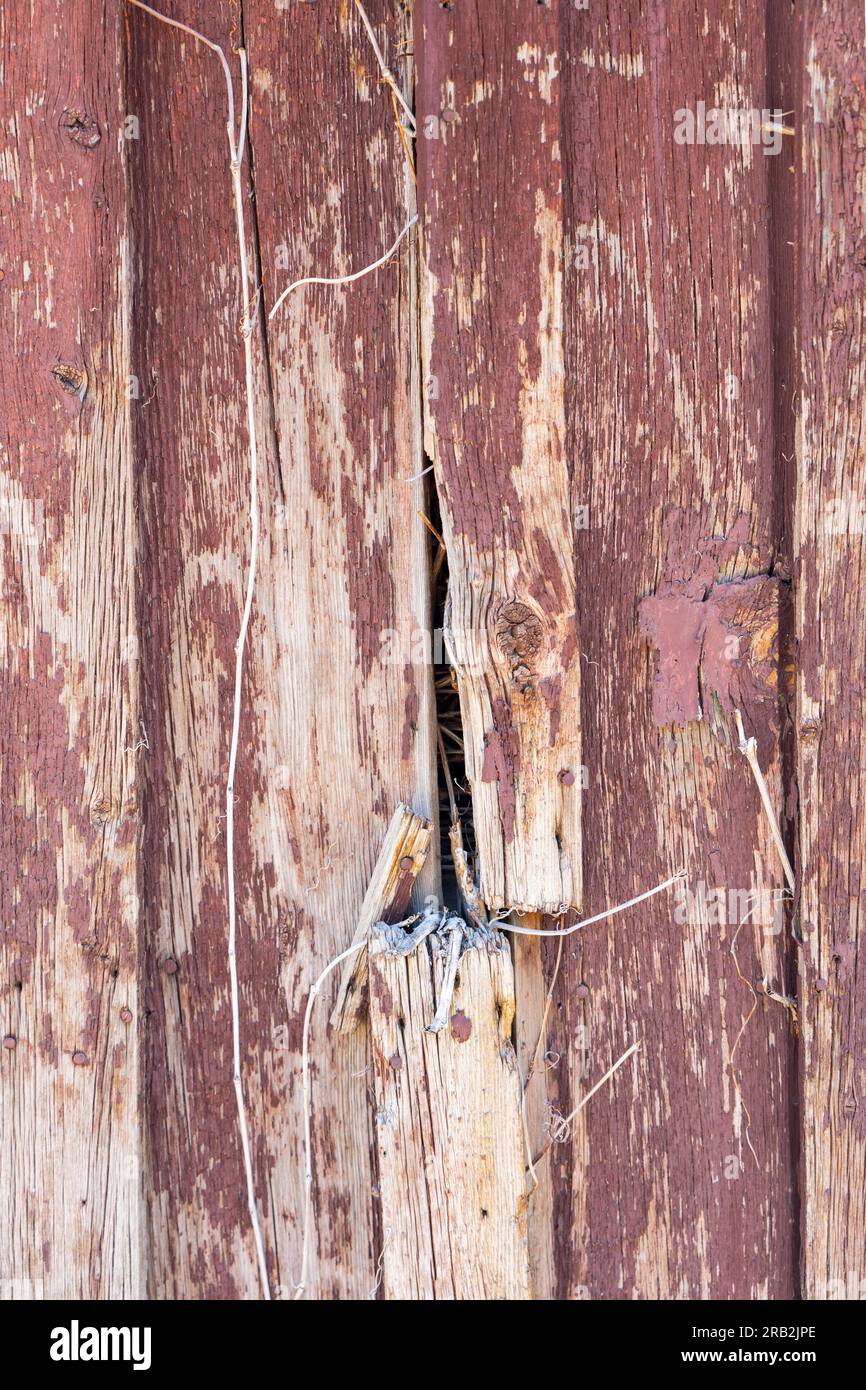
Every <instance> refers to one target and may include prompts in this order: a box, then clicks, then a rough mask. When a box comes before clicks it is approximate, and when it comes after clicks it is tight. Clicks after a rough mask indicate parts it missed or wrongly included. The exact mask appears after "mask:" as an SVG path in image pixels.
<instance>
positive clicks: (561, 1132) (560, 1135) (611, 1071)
mask: <svg viewBox="0 0 866 1390" xmlns="http://www.w3.org/2000/svg"><path fill="white" fill-rule="evenodd" d="M640 1045H641V1044H640V1040H638V1041H637V1042H633V1043H632V1045H631V1047H630V1048H629V1049H628V1051H627V1052H624V1053H623V1054H622V1056H621V1057H620V1058H618V1059H617V1061H615V1062H614V1064H613V1066H612V1067H608V1069H607V1071H606V1072H605V1074H604V1076H603V1077H602V1078H601V1080H600V1081H596V1083H595V1085H594V1086H593V1087H592V1088H591V1089H590V1090H589V1091H587V1093H586V1095H585V1096H583V1098H582V1099H581V1100H579V1101H578V1103H577V1105H576V1106H575V1107H574V1109H573V1110H572V1111H571V1114H569V1115H566V1117H565V1119H560V1120H559V1122H558V1123H557V1126H556V1138H554V1137H553V1136H551V1138H550V1139H548V1141H547V1143H546V1144H545V1146H544V1148H543V1149H542V1150H541V1153H540V1154H538V1155H537V1156H536V1158H535V1162H536V1163H540V1162H541V1160H542V1159H543V1158H544V1157H545V1155H546V1154H548V1153H550V1150H551V1149H552V1148H553V1145H554V1144H555V1143H561V1142H562V1141H563V1140H564V1139H566V1138H567V1137H568V1130H569V1126H570V1125H571V1122H572V1120H573V1119H574V1117H575V1116H576V1115H578V1114H579V1113H580V1111H581V1110H582V1109H583V1107H584V1106H585V1105H586V1104H587V1102H588V1101H591V1100H592V1098H593V1096H594V1095H595V1094H596V1093H597V1092H598V1091H600V1090H601V1088H602V1086H605V1085H606V1084H607V1082H608V1081H610V1079H611V1077H612V1076H613V1075H615V1073H616V1072H618V1071H619V1069H620V1067H621V1066H622V1065H623V1063H624V1062H627V1061H628V1059H629V1057H631V1056H632V1054H633V1053H635V1052H637V1050H638V1048H639V1047H640Z"/></svg>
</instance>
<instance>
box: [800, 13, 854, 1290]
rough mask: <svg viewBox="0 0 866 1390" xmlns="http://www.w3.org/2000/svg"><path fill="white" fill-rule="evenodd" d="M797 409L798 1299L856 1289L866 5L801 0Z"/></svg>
mask: <svg viewBox="0 0 866 1390" xmlns="http://www.w3.org/2000/svg"><path fill="white" fill-rule="evenodd" d="M801 58H802V63H803V105H802V111H801V113H800V116H801V120H802V166H801V176H802V199H801V219H802V221H801V234H802V251H801V258H800V275H799V292H800V293H799V309H800V319H799V343H800V364H801V383H800V398H799V402H798V409H797V547H798V557H797V558H798V565H797V596H798V597H797V638H798V643H799V663H798V676H799V681H798V701H797V715H798V729H797V733H798V776H799V794H800V803H799V809H800V855H801V869H800V871H801V879H802V886H801V893H800V912H801V921H802V930H803V934H804V938H805V943H804V948H803V952H802V957H801V971H800V990H801V998H802V1009H801V1013H802V1020H803V1047H802V1061H803V1099H802V1154H803V1164H802V1184H803V1190H802V1211H803V1293H804V1296H805V1297H806V1298H819V1299H827V1298H842V1299H858V1298H862V1297H863V1295H864V1289H866V1246H864V1238H863V1210H864V1204H866V1146H864V1102H863V1097H864V1089H866V1063H864V1057H866V1050H864V1049H866V1022H864V984H863V976H862V971H861V972H858V970H857V965H856V962H857V953H858V950H862V944H863V934H864V886H866V885H864V878H863V858H864V854H863V851H864V814H866V803H864V793H863V767H864V762H866V749H864V735H863V721H862V717H861V716H862V705H863V691H864V683H866V652H864V642H863V629H862V621H861V619H862V613H863V607H864V598H866V548H864V531H866V507H864V497H866V464H864V434H863V400H864V369H863V360H864V328H866V321H864V265H866V255H864V248H866V241H864V206H866V136H864V116H866V109H864V107H866V102H864V90H866V56H864V48H863V12H862V8H861V7H860V6H858V5H856V4H854V3H851V0H847V2H846V0H832V2H831V0H825V3H811V4H808V5H807V6H806V7H805V10H804V14H803V42H802V48H801Z"/></svg>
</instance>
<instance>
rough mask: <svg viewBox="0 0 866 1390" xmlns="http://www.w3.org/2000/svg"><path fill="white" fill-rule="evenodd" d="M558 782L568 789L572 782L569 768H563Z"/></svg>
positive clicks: (571, 773)
mask: <svg viewBox="0 0 866 1390" xmlns="http://www.w3.org/2000/svg"><path fill="white" fill-rule="evenodd" d="M559 780H560V782H561V783H562V785H563V786H564V787H570V786H571V785H572V783H573V781H574V773H573V772H572V770H571V768H570V767H564V768H563V769H562V771H561V772H560V774H559Z"/></svg>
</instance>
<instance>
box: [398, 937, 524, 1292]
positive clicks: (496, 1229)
mask: <svg viewBox="0 0 866 1390" xmlns="http://www.w3.org/2000/svg"><path fill="white" fill-rule="evenodd" d="M379 945H381V943H380V942H377V941H376V938H375V937H374V944H373V946H372V947H371V957H370V1027H371V1032H372V1043H373V1076H374V1080H375V1100H376V1142H377V1148H378V1154H379V1186H380V1191H381V1198H382V1240H383V1244H382V1265H381V1272H382V1291H383V1296H384V1297H385V1298H386V1299H411V1300H416V1299H509V1300H514V1299H525V1298H528V1297H529V1287H530V1285H529V1251H528V1247H527V1237H526V1201H525V1192H526V1182H525V1176H524V1168H525V1158H524V1150H523V1142H522V1136H521V1129H520V1076H519V1073H518V1070H517V1060H516V1057H515V1055H514V1048H513V1046H512V1043H511V1026H512V1023H513V1021H514V1008H515V1003H514V971H513V968H512V964H511V955H510V952H509V950H508V946H507V944H506V943H505V942H504V941H503V940H502V938H501V937H497V936H496V934H494V936H493V938H492V939H491V940H490V941H489V942H485V943H482V944H478V945H470V946H468V947H466V949H465V950H464V951H463V954H462V956H461V958H460V965H459V974H458V983H457V986H456V988H455V991H454V996H453V999H452V1003H451V1008H450V1009H449V1023H448V1025H447V1026H446V1027H445V1028H444V1029H443V1030H442V1031H441V1032H436V1033H431V1032H429V1031H427V1030H428V1027H429V1024H430V1022H431V1021H432V1019H433V1017H434V1014H435V1012H436V1006H437V1002H438V999H439V995H440V992H441V988H442V979H443V975H444V973H445V955H446V950H447V947H446V944H445V942H444V941H440V940H439V935H438V934H434V936H433V937H432V938H428V941H427V942H424V943H422V945H421V946H419V947H418V948H417V949H416V950H415V952H414V953H413V954H412V955H410V956H408V957H400V956H395V955H389V954H388V953H387V951H384V950H381V949H380V950H377V947H378V946H379Z"/></svg>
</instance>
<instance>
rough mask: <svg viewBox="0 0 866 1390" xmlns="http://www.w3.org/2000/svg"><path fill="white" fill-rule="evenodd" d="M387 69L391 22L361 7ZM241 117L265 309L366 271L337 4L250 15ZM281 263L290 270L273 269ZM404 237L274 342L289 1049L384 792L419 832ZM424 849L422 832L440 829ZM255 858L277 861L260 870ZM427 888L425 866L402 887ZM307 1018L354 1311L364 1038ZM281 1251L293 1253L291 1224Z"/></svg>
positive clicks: (292, 321) (422, 626)
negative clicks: (295, 288)
mask: <svg viewBox="0 0 866 1390" xmlns="http://www.w3.org/2000/svg"><path fill="white" fill-rule="evenodd" d="M368 13H369V15H370V19H371V22H372V23H373V24H374V25H375V26H376V29H377V33H378V34H379V38H380V43H381V44H382V47H383V50H384V51H385V54H386V57H387V59H388V61H389V62H390V63H391V65H392V66H393V67H394V68H395V69H396V70H398V71H399V72H401V73H402V72H403V69H404V66H405V59H403V58H402V56H401V54H402V51H403V50H405V48H406V39H407V32H406V28H405V23H404V20H403V18H402V16H401V15H400V12H399V11H395V9H394V8H393V7H392V6H390V5H388V4H384V3H383V4H376V5H371V6H369V7H368ZM245 23H246V26H247V42H248V47H249V52H250V60H251V64H252V68H253V72H254V78H253V90H254V93H255V112H254V118H253V125H252V140H253V150H254V163H255V183H256V207H257V215H258V228H259V236H260V247H261V261H262V277H263V281H264V290H263V297H264V303H265V305H266V306H267V305H268V304H269V303H272V302H273V300H274V299H275V297H276V295H277V293H278V292H279V291H280V290H281V289H282V288H283V286H284V285H285V284H286V283H287V282H289V281H291V280H292V279H294V278H295V277H296V276H298V275H303V274H309V273H318V274H324V275H339V274H345V273H348V272H351V271H355V270H359V269H361V268H362V267H363V266H365V265H369V264H370V262H371V261H374V260H376V259H378V257H379V256H380V255H381V254H382V252H383V251H384V250H385V249H386V248H387V247H388V246H390V245H391V244H392V243H393V241H394V238H395V236H396V235H397V233H398V232H399V230H400V229H401V228H402V227H403V226H405V224H406V222H407V220H408V218H409V216H410V215H411V214H412V211H413V203H414V188H413V184H412V180H411V176H410V174H409V172H408V169H407V166H406V162H405V157H404V154H403V148H402V145H401V142H400V138H399V134H398V131H397V128H396V125H395V121H394V116H393V111H392V106H391V102H390V100H389V98H388V94H387V91H386V89H385V88H383V87H382V85H381V84H380V82H379V80H378V69H377V67H376V64H375V60H374V58H373V54H372V52H371V50H370V46H369V43H368V41H367V38H366V35H365V34H364V32H363V29H362V27H361V24H360V22H359V20H358V17H357V14H356V12H355V9H354V6H352V5H350V4H347V3H345V0H341V2H340V3H339V4H337V3H327V4H320V5H318V6H315V7H314V6H301V7H292V9H291V10H290V11H289V12H285V11H283V12H280V11H275V10H274V7H273V6H272V5H271V4H269V3H258V0H257V2H256V3H255V4H252V5H246V6H245ZM286 250H287V251H288V264H286ZM413 256H414V251H413V247H412V245H411V244H410V245H408V246H407V245H405V244H404V246H403V247H401V250H400V252H399V253H398V255H397V256H396V257H395V258H394V261H393V262H392V263H391V264H389V265H388V266H387V267H384V268H383V269H382V270H381V271H378V272H377V273H376V274H374V275H371V276H369V277H368V278H366V279H364V280H361V281H359V282H357V283H356V284H354V285H351V286H349V287H347V288H346V289H339V288H338V289H327V288H314V289H311V290H303V291H301V292H300V293H299V294H296V295H295V296H293V297H291V298H290V300H289V301H288V302H287V303H286V304H285V306H284V308H283V309H282V310H281V311H280V314H279V317H278V318H277V319H275V320H274V322H273V324H272V325H271V326H270V328H269V332H268V348H269V365H270V384H271V391H272V396H271V407H272V411H273V419H274V422H275V429H276V438H277V447H278V453H277V466H276V468H275V471H274V476H273V478H272V488H273V493H272V505H273V508H274V512H273V515H274V518H275V519H277V518H278V517H283V518H284V519H285V524H284V525H283V526H279V525H274V526H272V529H271V535H270V545H269V553H268V556H267V559H266V562H265V564H266V569H265V573H264V576H263V589H262V592H263V601H262V611H263V612H267V613H268V614H269V620H268V629H269V630H268V632H267V633H266V632H265V630H264V625H263V626H262V628H261V639H260V640H261V642H262V644H263V648H265V649H266V650H268V651H269V653H270V656H269V658H268V668H269V670H270V672H271V679H270V691H271V694H270V696H269V698H267V699H266V700H264V701H262V702H261V703H260V704H259V709H260V711H261V714H262V719H261V723H260V735H259V747H260V748H261V749H262V750H266V751H263V755H262V759H261V766H262V773H264V770H265V767H266V766H267V765H270V766H271V767H274V766H276V767H278V768H282V769H284V776H283V780H282V782H281V783H280V784H276V783H275V779H274V778H273V777H271V778H270V786H269V799H270V800H269V805H270V808H271V809H270V816H271V823H272V825H273V826H274V830H273V832H272V839H271V854H272V857H273V862H274V864H275V866H276V875H277V877H276V882H275V884H274V890H273V898H272V903H271V907H270V912H271V919H272V920H274V921H280V922H282V923H284V924H285V930H286V940H285V945H284V948H283V951H282V983H283V988H284V993H285V997H286V999H287V1002H288V1010H289V1035H290V1051H289V1057H288V1059H287V1062H288V1063H289V1065H290V1066H291V1067H292V1068H294V1067H295V1066H296V1064H297V1046H298V1034H297V1032H296V1027H297V1026H298V1025H299V1023H300V1020H301V1018H302V1016H303V1009H304V1005H305V1002H306V994H307V991H308V989H309V985H310V983H311V980H312V979H313V977H314V976H315V974H317V973H318V971H319V970H320V969H321V967H322V966H323V965H324V964H325V963H326V961H327V960H328V959H329V958H330V957H331V956H332V955H334V954H335V953H336V952H338V951H340V950H342V949H344V948H345V947H346V946H347V945H348V943H349V942H350V941H351V939H352V936H353V934H354V931H355V927H356V925H357V922H358V915H359V909H360V905H361V902H362V900H363V897H364V893H365V891H366V888H367V885H368V882H369V879H370V876H371V873H372V870H373V866H374V863H375V860H376V856H377V855H378V853H379V849H380V846H381V843H382V839H383V837H384V833H385V830H386V828H387V826H388V823H389V821H390V819H391V816H392V814H393V812H394V810H395V808H396V807H397V805H398V804H399V803H401V802H403V803H405V804H406V805H407V806H411V807H412V808H413V810H414V811H415V812H417V813H418V814H419V815H421V816H424V817H425V818H427V819H430V820H433V823H434V825H435V803H436V793H435V786H436V773H435V745H434V741H433V723H432V715H433V709H432V680H431V675H432V668H431V667H430V665H429V664H428V663H427V661H426V644H425V643H424V642H423V641H422V642H421V643H420V645H419V636H421V637H423V635H424V634H427V633H429V628H430V617H429V573H428V566H427V541H426V532H425V529H424V527H423V524H422V523H421V521H420V519H419V517H418V515H417V513H418V511H419V510H421V509H423V508H424V506H425V502H424V496H425V493H424V481H423V479H422V480H420V481H415V482H412V481H410V480H411V479H412V478H417V475H418V474H419V473H421V472H422V470H423V467H424V462H423V456H422V453H421V433H420V414H419V408H418V401H419V399H420V378H419V366H418V345H417V327H416V326H417V303H416V288H415V286H416V280H417V272H416V267H415V262H414V259H413ZM434 843H435V835H434ZM269 857H270V856H269ZM437 882H438V856H437V855H436V854H435V853H431V854H430V855H429V857H428V862H427V865H426V866H425V869H424V870H423V871H422V873H421V874H420V875H419V877H418V879H417V883H416V889H415V894H416V897H417V898H419V899H420V898H423V896H424V895H426V894H427V893H428V892H430V891H433V888H434V885H435V884H437ZM337 984H338V982H337V981H336V980H335V981H334V984H333V991H332V994H331V998H330V999H323V1000H322V1003H321V1008H320V1012H318V1013H317V1017H316V1020H315V1022H314V1028H313V1042H312V1047H313V1053H312V1055H313V1058H314V1064H315V1068H316V1076H317V1077H318V1078H327V1084H326V1085H321V1084H320V1085H319V1087H318V1090H314V1096H315V1095H318V1097H319V1099H318V1101H316V1102H315V1106H316V1113H315V1115H314V1124H315V1131H314V1158H315V1165H316V1188H317V1192H316V1209H317V1212H318V1262H317V1266H316V1267H315V1268H314V1271H313V1274H314V1287H315V1289H316V1291H317V1296H318V1297H321V1298H335V1297H343V1296H355V1297H358V1296H360V1297H366V1295H367V1293H368V1292H369V1289H370V1288H371V1287H372V1285H373V1283H374V1282H375V1266H376V1262H377V1259H378V1256H379V1249H380V1245H379V1242H380V1234H379V1230H378V1218H377V1214H376V1210H375V1207H376V1204H375V1199H374V1192H373V1188H374V1186H375V1173H374V1170H373V1169H372V1167H371V1162H372V1154H373V1141H372V1133H371V1130H372V1125H373V1117H372V1112H371V1108H370V1106H369V1101H368V1094H369V1085H370V1078H369V1076H368V1074H366V1073H365V1068H366V1066H367V1064H368V1062H369V1041H368V1037H367V1033H366V1029H359V1030H358V1032H357V1033H355V1034H353V1035H352V1037H351V1038H346V1037H344V1036H342V1035H336V1034H334V1033H333V1032H332V1031H330V1030H329V1027H328V1014H329V1011H330V1010H329V1004H330V1003H331V1002H332V1000H333V997H334V993H335V992H336V989H337ZM287 1101H288V1103H286V1102H285V1101H284V1102H283V1113H284V1116H285V1123H286V1125H287V1128H288V1132H289V1135H290V1137H289V1138H288V1140H287V1152H286V1153H284V1154H283V1155H282V1158H281V1162H282V1164H283V1166H287V1167H288V1170H289V1175H290V1179H291V1181H290V1183H289V1185H288V1187H287V1190H286V1207H287V1210H289V1211H290V1212H291V1211H296V1210H298V1193H299V1191H300V1182H299V1180H300V1172H301V1165H300V1162H299V1154H298V1145H299V1138H300V1133H301V1108H300V1089H299V1088H297V1089H293V1088H291V1087H289V1094H288V1097H287ZM292 1238H293V1240H294V1242H295V1247H296V1246H297V1235H296V1228H295V1227H294V1226H293V1228H292Z"/></svg>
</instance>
